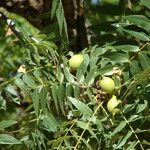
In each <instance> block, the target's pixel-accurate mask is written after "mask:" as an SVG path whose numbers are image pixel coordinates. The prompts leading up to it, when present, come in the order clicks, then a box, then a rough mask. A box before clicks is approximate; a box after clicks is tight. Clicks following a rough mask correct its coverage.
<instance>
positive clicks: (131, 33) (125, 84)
mask: <svg viewBox="0 0 150 150" xmlns="http://www.w3.org/2000/svg"><path fill="white" fill-rule="evenodd" d="M53 2H54V3H53V9H52V11H54V12H57V11H58V12H59V11H60V10H57V9H59V8H57V9H56V8H54V6H55V5H56V2H55V1H53ZM57 2H58V1H57ZM54 4H55V5H54ZM134 6H135V8H134ZM91 7H92V6H91ZM94 7H95V6H94ZM116 7H117V6H116ZM118 7H119V6H118ZM120 7H121V6H120ZM132 7H133V8H132V9H131V7H129V4H128V5H124V7H123V8H124V10H123V12H122V13H121V15H120V13H118V12H116V11H117V10H116V11H115V10H114V12H116V13H117V14H116V13H114V14H111V15H113V17H112V19H113V21H109V18H108V20H107V19H106V20H104V21H105V22H102V23H100V25H91V27H90V29H91V30H92V31H93V32H94V33H95V37H93V38H94V40H95V41H96V43H97V44H95V42H93V43H92V44H91V46H90V47H89V48H86V49H84V50H83V51H82V52H81V53H82V54H83V56H84V61H83V63H82V64H81V65H80V67H79V68H78V69H77V71H72V70H71V69H70V68H69V65H68V59H69V58H70V56H71V55H72V54H73V52H69V51H67V50H66V52H65V53H60V51H59V49H61V47H60V48H59V47H58V46H56V44H55V43H54V40H55V39H53V34H51V36H50V34H49V33H47V34H42V33H39V34H37V35H35V36H33V37H32V36H29V33H24V32H23V31H22V28H19V27H18V25H17V24H16V25H15V28H13V29H14V31H16V33H17V35H19V38H20V37H21V38H20V39H19V40H20V42H21V43H22V44H23V45H24V47H25V48H26V49H27V52H28V58H27V59H26V61H25V65H26V68H25V69H23V70H22V71H19V72H18V73H17V74H16V76H15V77H14V78H13V79H12V80H10V81H7V82H4V83H2V85H1V88H3V90H2V92H1V97H0V108H1V109H4V106H5V103H9V102H11V103H13V104H16V105H19V106H21V107H22V106H23V104H28V105H27V107H26V108H19V107H17V108H16V110H15V111H16V113H17V115H18V116H17V115H16V113H15V114H11V116H12V117H10V118H11V119H10V118H9V120H6V119H5V120H2V121H1V122H0V127H1V128H0V130H1V134H0V144H2V145H3V147H2V149H9V148H11V149H12V148H15V149H23V148H24V147H25V146H26V148H27V149H33V150H37V149H39V150H43V149H45V150H47V149H60V150H63V149H64V150H65V149H74V150H76V149H79V150H80V149H81V150H82V149H85V150H86V149H87V150H88V149H89V150H98V149H104V150H107V149H121V150H131V149H142V150H144V149H147V148H148V147H149V141H148V140H149V138H148V137H149V121H150V120H149V114H150V111H149V105H150V103H149V97H150V96H149V95H150V84H149V83H150V82H149V81H150V77H149V75H150V58H149V57H150V56H149V55H150V54H149V46H150V45H149V44H150V43H149V39H150V35H149V33H150V25H149V24H150V19H149V5H146V3H144V0H141V1H140V2H139V3H138V4H135V5H134V4H133V5H132ZM143 7H144V12H143ZM60 9H61V12H63V11H62V7H60ZM137 9H141V11H139V13H138V12H137V11H136V10H137ZM56 10H57V11H56ZM127 10H128V11H127ZM97 11H98V10H97ZM126 11H127V13H126ZM97 13H98V12H97ZM58 15H61V17H63V14H61V13H58V14H56V17H57V18H58V20H59V17H58ZM108 15H109V14H108ZM52 16H53V15H52ZM116 16H117V17H116ZM87 17H88V16H87ZM104 17H106V16H104ZM89 19H92V18H90V16H89ZM63 20H64V17H63ZM63 22H64V21H62V20H61V21H60V20H59V21H58V24H59V27H60V31H62V30H63V29H64V30H66V27H65V26H63V25H62V24H63ZM106 24H107V25H108V26H105V25H106ZM110 27H111V28H110ZM62 34H63V33H62ZM110 37H111V38H110ZM62 40H63V38H62ZM106 41H107V42H106ZM102 76H109V77H112V78H113V79H114V81H115V84H116V89H115V93H114V94H115V95H116V96H117V98H118V99H120V100H121V103H120V104H119V105H118V106H117V108H119V112H118V113H117V114H112V113H109V112H108V110H107V107H106V105H107V101H108V100H109V99H110V98H111V97H112V95H110V94H107V93H104V92H103V91H102V90H101V89H100V87H99V86H98V84H97V83H98V82H99V80H100V79H101V78H102ZM5 95H7V97H6V96H5ZM8 100H9V101H8ZM6 101H8V102H6ZM7 110H9V109H8V108H7ZM2 112H3V113H4V110H2ZM13 115H14V116H13ZM12 118H13V119H12ZM24 149H25V148H24Z"/></svg>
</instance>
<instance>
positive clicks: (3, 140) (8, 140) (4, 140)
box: [0, 134, 22, 145]
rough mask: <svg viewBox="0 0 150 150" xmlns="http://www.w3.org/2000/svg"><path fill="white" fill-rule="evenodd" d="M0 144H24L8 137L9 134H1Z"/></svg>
mask: <svg viewBox="0 0 150 150" xmlns="http://www.w3.org/2000/svg"><path fill="white" fill-rule="evenodd" d="M0 144H11V145H13V144H22V143H21V142H20V141H19V140H18V139H16V138H14V137H12V136H10V135H7V134H0Z"/></svg>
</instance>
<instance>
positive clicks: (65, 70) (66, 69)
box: [64, 66, 75, 83]
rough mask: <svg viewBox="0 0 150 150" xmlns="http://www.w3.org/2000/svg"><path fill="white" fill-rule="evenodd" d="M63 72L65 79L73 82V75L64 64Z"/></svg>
mask: <svg viewBox="0 0 150 150" xmlns="http://www.w3.org/2000/svg"><path fill="white" fill-rule="evenodd" d="M64 74H65V77H66V79H67V80H68V81H69V82H70V83H73V82H75V81H74V77H73V75H72V74H71V73H70V72H69V69H68V68H67V67H65V66H64Z"/></svg>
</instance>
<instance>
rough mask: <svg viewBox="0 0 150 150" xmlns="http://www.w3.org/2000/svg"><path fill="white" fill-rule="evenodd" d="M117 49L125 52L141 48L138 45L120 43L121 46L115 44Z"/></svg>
mask: <svg viewBox="0 0 150 150" xmlns="http://www.w3.org/2000/svg"><path fill="white" fill-rule="evenodd" d="M113 47H114V48H115V49H116V50H121V51H124V52H127V53H128V52H138V51H139V50H140V49H139V47H138V46H136V45H119V46H113Z"/></svg>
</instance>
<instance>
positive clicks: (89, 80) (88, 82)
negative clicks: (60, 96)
mask: <svg viewBox="0 0 150 150" xmlns="http://www.w3.org/2000/svg"><path fill="white" fill-rule="evenodd" d="M96 71H97V67H96V66H94V67H93V68H92V69H91V70H90V72H89V73H87V76H86V80H85V83H86V85H87V86H90V85H91V84H93V82H94V79H95V76H96V74H97V72H96Z"/></svg>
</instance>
